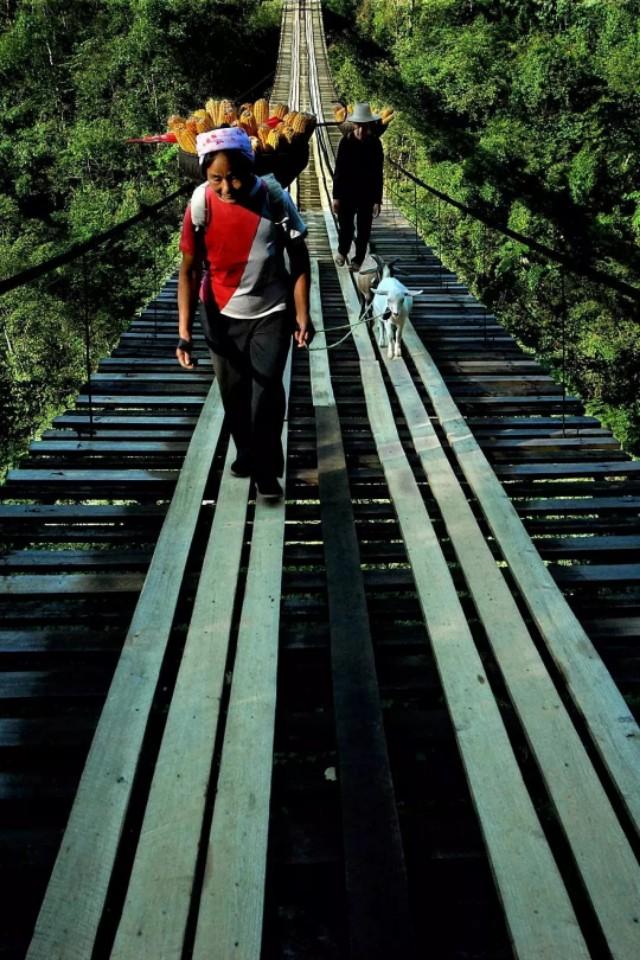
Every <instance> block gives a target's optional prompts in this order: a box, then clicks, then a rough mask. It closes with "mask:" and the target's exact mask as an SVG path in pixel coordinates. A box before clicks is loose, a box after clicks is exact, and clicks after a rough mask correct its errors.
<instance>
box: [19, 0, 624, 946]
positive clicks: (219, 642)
mask: <svg viewBox="0 0 640 960" xmlns="http://www.w3.org/2000/svg"><path fill="white" fill-rule="evenodd" d="M323 41H324V37H323V35H322V31H321V18H320V10H319V5H318V4H316V3H314V2H311V0H308V2H307V3H305V4H298V3H290V4H288V5H287V6H286V9H285V10H284V13H283V29H282V34H281V57H280V62H279V71H278V74H277V76H276V80H275V83H274V89H273V94H272V96H273V97H274V98H277V99H282V100H287V99H290V98H291V96H292V89H291V83H292V80H291V77H292V75H293V82H295V83H296V84H298V83H299V85H300V87H299V91H298V90H297V91H296V94H295V95H296V96H299V98H300V99H299V103H300V106H301V107H302V108H307V109H313V110H314V112H319V109H321V108H322V105H324V109H327V110H328V109H329V108H330V104H331V100H332V99H333V98H334V97H335V91H334V90H333V87H332V83H331V78H330V76H329V73H328V70H327V67H326V59H325V50H324V42H323ZM314 47H315V50H316V59H315V60H313V59H312V58H310V57H309V52H310V50H311V49H313V48H314ZM294 67H295V70H294ZM318 96H319V97H320V100H318ZM335 140H336V137H335V134H333V133H332V134H330V137H329V144H328V146H327V150H328V153H329V154H330V147H331V143H332V142H333V144H334V145H335ZM322 162H323V158H322V157H321V155H320V153H319V152H317V151H316V154H315V157H314V158H312V162H311V164H310V166H309V168H308V169H307V170H306V171H305V172H304V174H303V175H302V176H301V178H300V180H299V183H298V197H299V203H300V205H301V206H302V208H303V210H304V215H305V217H306V219H307V220H308V221H309V225H310V241H309V242H310V247H311V251H312V254H313V256H314V287H313V298H314V299H313V308H314V310H313V312H314V316H315V318H316V320H317V323H318V326H319V328H321V333H320V334H319V336H318V337H317V339H316V343H315V344H314V349H313V350H311V351H308V352H307V351H294V352H293V356H292V358H291V379H290V397H289V412H288V419H287V424H286V435H287V446H288V458H287V481H286V500H285V501H284V502H282V503H281V504H279V505H277V506H275V507H274V506H273V505H267V504H264V503H260V502H258V503H256V502H255V500H254V499H253V492H252V487H251V485H250V483H249V481H242V480H237V479H232V478H231V477H230V476H229V473H228V463H229V461H230V459H231V458H232V457H233V449H232V447H231V446H229V445H227V442H226V435H225V432H224V429H223V427H222V417H221V410H220V405H219V402H218V400H217V395H216V387H215V385H213V386H211V374H210V372H209V366H208V364H203V365H202V366H201V367H200V368H199V370H198V371H197V373H196V374H195V375H193V376H192V375H190V374H187V373H184V372H182V371H179V370H178V369H177V368H176V366H175V362H174V360H173V359H172V357H171V352H172V348H173V343H174V340H175V322H176V311H175V280H174V279H171V280H169V281H168V283H167V285H166V286H165V288H164V290H163V292H162V293H161V294H160V295H159V296H158V298H157V299H156V301H155V302H154V304H153V305H150V307H149V308H148V309H146V310H145V311H143V312H142V314H141V315H140V317H138V318H136V320H135V321H134V322H133V323H132V325H131V328H130V330H129V331H128V332H127V333H126V334H125V335H124V336H123V338H122V341H121V343H120V346H119V347H118V349H117V350H116V351H115V353H114V356H113V357H111V358H108V359H106V360H105V361H103V362H102V364H101V365H100V370H99V372H98V374H96V378H95V382H94V383H93V390H92V394H93V403H94V405H95V409H94V413H95V416H94V432H93V433H92V434H89V429H88V427H89V417H88V410H87V406H88V394H86V393H85V394H83V395H81V397H79V399H78V404H77V405H76V408H75V409H74V410H70V411H67V413H65V414H64V415H63V416H61V417H59V418H58V419H57V421H56V423H55V424H54V427H53V429H52V430H50V431H47V433H46V435H45V436H44V437H43V439H42V440H41V441H39V442H37V443H35V444H34V445H33V447H32V449H31V451H30V453H29V455H28V457H27V458H26V459H25V461H24V462H23V463H22V464H21V466H20V467H19V468H18V469H16V470H15V471H13V472H12V473H11V475H10V477H9V481H8V483H7V484H6V486H5V487H3V488H2V490H1V491H0V499H2V500H3V501H4V502H3V503H0V532H2V536H3V541H4V542H5V543H6V544H7V548H6V550H5V552H4V553H3V554H2V555H0V568H1V569H0V609H1V610H2V613H3V621H2V626H1V627H0V664H1V665H2V671H1V672H0V706H1V709H0V758H1V759H2V761H3V764H2V767H0V809H1V810H2V813H3V828H2V840H3V844H2V845H3V848H4V850H5V851H6V852H5V860H6V864H7V866H6V875H7V878H8V880H9V883H8V884H7V887H8V899H7V906H8V913H9V915H10V917H11V923H10V924H9V928H8V936H7V949H6V951H5V955H6V957H7V958H9V957H10V958H11V960H18V957H20V958H22V957H24V953H25V950H26V948H27V944H28V941H29V939H30V937H31V931H32V929H33V924H34V922H35V920H36V911H37V909H39V908H40V900H41V899H42V896H43V895H44V889H45V886H46V883H47V881H48V880H49V875H51V876H50V880H49V886H48V890H47V893H46V896H44V900H43V902H42V905H41V908H40V917H39V919H38V922H37V925H36V932H35V936H34V937H33V940H32V943H31V947H30V950H29V953H28V956H29V957H42V958H47V960H55V958H56V957H60V958H61V957H72V956H73V957H82V958H86V960H89V958H90V957H108V956H111V957H114V958H115V957H118V958H125V957H131V958H134V957H135V958H138V957H140V956H142V955H144V956H153V957H158V958H168V957H172V958H178V957H180V958H181V960H182V958H186V957H199V958H204V957H207V958H209V957H214V958H220V960H228V958H229V957H234V956H237V957H241V958H243V960H244V958H247V960H248V958H254V957H255V958H257V957H260V956H263V957H265V958H266V957H272V956H294V957H299V958H301V960H302V958H306V957H314V960H323V958H325V957H326V958H327V960H328V958H335V957H347V956H349V957H354V958H356V957H357V958H360V957H362V958H364V957H367V958H368V960H372V958H374V960H375V958H376V957H380V958H381V960H382V958H387V957H389V956H394V955H395V956H400V955H401V956H402V957H409V956H411V955H412V953H414V952H415V954H416V955H417V954H426V955H430V956H433V957H437V958H445V957H446V958H448V957H452V958H453V957H461V956H469V955H474V956H477V957H478V958H480V957H482V958H484V960H505V958H507V957H513V956H517V957H532V958H533V957H535V958H538V957H542V956H545V957H554V958H555V957H557V956H559V955H560V953H562V954H563V955H564V954H566V955H567V956H568V957H604V956H613V957H616V958H625V960H627V958H628V960H631V958H634V960H635V957H637V956H638V954H639V953H640V939H639V931H640V925H639V922H638V911H637V905H638V902H639V901H638V894H639V893H640V873H639V868H638V852H639V849H640V842H639V840H638V837H637V825H638V816H639V812H640V808H639V807H638V796H639V795H640V794H639V792H638V789H637V786H638V773H639V766H640V765H639V762H638V749H639V747H638V742H639V740H638V728H637V725H636V722H635V719H634V716H633V708H634V707H635V706H637V703H638V701H637V693H638V679H639V677H640V674H639V673H638V653H637V650H638V647H637V642H638V639H640V602H639V601H640V593H639V590H638V585H639V580H640V568H639V565H638V563H637V557H638V544H639V543H640V483H639V479H638V477H637V472H638V471H637V465H635V464H634V463H633V461H630V460H629V458H626V457H625V456H624V454H622V452H621V451H620V450H619V448H618V446H617V444H616V443H615V441H614V440H613V438H612V437H611V435H610V433H609V432H608V431H606V430H605V429H604V428H603V427H602V426H601V425H600V424H599V422H598V421H597V420H596V419H595V418H593V417H587V416H585V415H584V413H583V411H582V407H581V404H580V401H579V400H578V399H575V398H569V399H568V400H566V399H564V398H563V397H562V391H561V389H560V388H559V387H558V386H557V385H556V384H555V383H554V382H553V381H552V380H551V379H550V378H549V377H548V375H547V374H546V373H544V372H543V371H542V370H541V369H540V368H539V367H538V365H537V364H536V362H535V361H534V360H533V359H532V358H531V357H528V356H525V355H524V354H523V353H522V352H521V351H520V349H519V347H518V345H517V344H516V343H515V341H514V340H513V338H512V337H510V336H509V334H508V333H506V332H505V331H504V330H503V329H502V328H501V327H500V325H499V323H498V322H497V320H496V318H495V317H492V316H491V315H490V314H488V312H487V311H486V310H485V308H484V307H482V305H480V304H478V303H476V302H475V301H474V300H473V298H472V297H470V295H469V294H468V292H467V291H466V290H465V288H464V286H463V285H462V284H460V283H459V282H458V281H457V278H456V277H455V276H453V274H451V273H450V272H449V271H447V270H446V269H445V268H443V267H442V266H441V265H440V264H438V262H437V260H436V258H435V257H434V256H433V254H432V252H431V251H430V250H428V248H426V247H425V246H424V245H423V244H422V243H421V242H416V238H415V232H414V230H413V228H412V226H411V225H410V224H408V223H407V222H406V220H404V219H403V218H402V217H401V215H400V214H399V213H398V212H397V211H396V210H394V209H393V208H392V207H391V206H390V205H389V204H385V210H384V212H383V216H382V217H381V219H380V221H378V222H377V223H376V225H375V229H374V242H375V244H376V247H377V249H378V250H379V252H381V253H382V254H383V255H384V256H385V257H392V256H395V255H399V256H401V257H402V259H403V265H404V267H405V269H407V270H408V272H409V273H410V275H411V277H412V281H411V282H412V283H413V281H414V280H415V282H416V284H417V285H419V286H422V287H424V288H425V291H426V294H425V296H424V297H423V298H421V299H419V300H418V301H416V306H415V308H414V313H413V327H412V328H411V329H410V330H409V332H408V335H407V338H406V340H405V347H404V359H403V360H400V361H398V360H394V361H387V360H386V358H385V357H382V356H380V354H379V352H378V351H377V349H376V347H375V346H374V344H373V343H372V341H371V339H370V336H369V333H368V332H367V330H366V328H365V327H363V326H358V327H355V326H354V330H353V333H354V336H353V339H352V340H348V341H346V342H345V343H344V344H343V345H342V346H340V347H338V348H337V349H336V350H331V351H324V350H323V349H322V348H323V346H324V345H325V344H326V343H327V342H329V343H332V342H334V340H335V339H337V338H338V337H339V336H341V335H342V333H341V332H336V331H334V328H336V327H340V326H341V325H342V324H344V323H346V322H349V321H350V322H352V323H353V322H354V320H355V318H356V316H357V313H358V304H357V301H356V299H355V292H354V287H353V283H352V280H351V278H350V276H349V275H348V273H347V271H346V270H336V269H335V267H334V266H333V263H332V256H331V248H332V246H333V247H335V233H334V227H333V222H332V220H331V218H330V216H328V210H327V197H326V195H325V193H324V183H325V181H324V179H323V176H322ZM196 339H197V342H198V345H199V349H200V350H201V356H203V350H204V347H203V342H202V338H201V337H200V336H198V337H197V338H196ZM287 376H288V375H287ZM33 501H36V502H33ZM114 601H115V602H114ZM110 682H111V686H109V684H110ZM92 737H93V738H94V739H93V745H92V746H91V749H89V746H90V741H91V738H92ZM81 774H82V775H81ZM78 781H79V786H78ZM70 811H71V812H70ZM65 827H66V829H65ZM63 831H64V839H63ZM61 841H62V842H61ZM58 848H59V849H58ZM56 854H57V860H56V862H55V866H53V864H54V860H55V858H56ZM52 866H53V872H51V871H52ZM382 877H384V882H381V878H382ZM318 891H321V895H320V896H319V895H318Z"/></svg>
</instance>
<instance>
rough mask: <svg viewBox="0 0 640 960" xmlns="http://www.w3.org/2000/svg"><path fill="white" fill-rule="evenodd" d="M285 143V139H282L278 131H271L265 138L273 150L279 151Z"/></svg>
mask: <svg viewBox="0 0 640 960" xmlns="http://www.w3.org/2000/svg"><path fill="white" fill-rule="evenodd" d="M287 142H288V141H287V139H286V137H283V136H282V134H281V133H280V131H279V130H272V131H271V133H270V134H269V136H268V137H267V144H268V145H269V146H270V147H272V148H273V149H274V150H281V149H282V148H283V147H284V146H286V145H287Z"/></svg>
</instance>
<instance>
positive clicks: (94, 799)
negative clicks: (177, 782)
mask: <svg viewBox="0 0 640 960" xmlns="http://www.w3.org/2000/svg"><path fill="white" fill-rule="evenodd" d="M222 419H223V414H222V405H221V403H220V396H219V391H218V387H217V383H214V384H213V386H212V388H211V391H210V393H209V397H208V398H207V401H206V404H205V407H204V410H203V415H202V417H201V419H200V421H199V422H198V425H197V426H196V429H195V431H194V434H193V439H192V442H191V446H190V448H189V452H188V453H187V458H186V460H185V465H184V467H183V471H182V474H181V476H180V479H179V481H178V484H177V486H176V490H175V493H174V497H173V500H172V502H171V506H170V508H169V511H168V513H167V517H166V520H165V523H164V526H163V528H162V530H161V532H160V536H159V539H158V545H157V548H156V552H155V554H154V557H153V560H152V562H151V566H150V568H149V572H148V574H147V578H146V580H145V584H144V587H143V590H142V593H141V595H140V599H139V601H138V605H137V607H136V610H135V613H134V616H133V620H132V622H131V626H130V629H129V632H128V635H127V640H126V643H125V645H124V648H123V651H122V654H121V657H120V660H119V662H118V666H117V668H116V672H115V675H114V678H113V681H112V684H111V688H110V690H109V694H108V696H107V700H106V703H105V706H104V709H103V712H102V715H101V717H100V721H99V723H98V727H97V730H96V733H95V736H94V739H93V743H92V745H91V750H90V752H89V756H88V758H87V762H86V765H85V768H84V771H83V774H82V778H81V780H80V784H79V787H78V792H77V794H76V798H75V801H74V804H73V808H72V811H71V815H70V817H69V821H68V823H67V828H66V830H65V835H64V838H63V841H62V845H61V848H60V852H59V854H58V857H57V860H56V863H55V866H54V869H53V873H52V876H51V879H50V881H49V885H48V887H47V892H46V894H45V898H44V901H43V904H42V907H41V909H40V914H39V917H38V921H37V924H36V928H35V932H34V935H33V939H32V942H31V946H30V948H29V951H28V960H80V958H82V960H88V958H89V957H91V955H92V951H93V948H94V944H95V938H96V933H97V930H98V924H99V922H100V919H101V916H102V912H103V909H104V904H105V899H106V895H107V890H108V887H109V881H110V878H111V872H112V869H113V864H114V861H115V856H116V851H117V848H118V843H119V840H120V836H121V833H122V827H123V823H124V818H125V815H126V812H127V807H128V803H129V798H130V795H131V788H132V784H133V779H134V775H135V770H136V766H137V763H138V757H139V753H140V747H141V744H142V740H143V737H144V732H145V729H146V725H147V720H148V717H149V711H150V709H151V703H152V700H153V695H154V692H155V689H156V684H157V680H158V675H159V671H160V667H161V665H162V660H163V656H164V651H165V648H166V643H167V640H168V637H169V633H170V631H171V626H172V623H173V617H174V613H175V607H176V603H177V599H178V594H179V591H180V586H181V583H182V578H183V573H184V567H185V564H186V561H187V556H188V554H189V550H190V547H191V538H192V534H193V531H194V529H195V524H196V521H197V518H198V515H199V512H200V504H201V501H202V494H203V490H204V487H205V484H206V481H207V478H208V475H209V471H210V469H211V464H212V461H213V456H214V453H215V448H216V444H217V440H218V437H219V434H220V429H221V427H222ZM160 598H161V602H160ZM71 891H74V895H71Z"/></svg>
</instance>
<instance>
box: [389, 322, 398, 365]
mask: <svg viewBox="0 0 640 960" xmlns="http://www.w3.org/2000/svg"><path fill="white" fill-rule="evenodd" d="M387 334H388V337H389V346H388V347H387V356H388V358H389V360H392V359H393V342H394V340H395V335H396V328H395V327H394V326H393V324H391V323H389V324H388V325H387Z"/></svg>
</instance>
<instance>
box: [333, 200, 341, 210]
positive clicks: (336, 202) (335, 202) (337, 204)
mask: <svg viewBox="0 0 640 960" xmlns="http://www.w3.org/2000/svg"><path fill="white" fill-rule="evenodd" d="M331 206H332V208H333V212H334V213H340V201H339V200H332V201H331Z"/></svg>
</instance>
